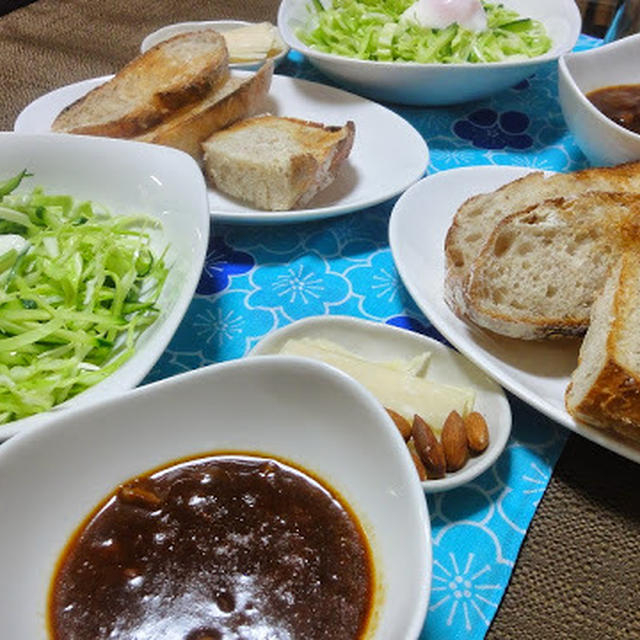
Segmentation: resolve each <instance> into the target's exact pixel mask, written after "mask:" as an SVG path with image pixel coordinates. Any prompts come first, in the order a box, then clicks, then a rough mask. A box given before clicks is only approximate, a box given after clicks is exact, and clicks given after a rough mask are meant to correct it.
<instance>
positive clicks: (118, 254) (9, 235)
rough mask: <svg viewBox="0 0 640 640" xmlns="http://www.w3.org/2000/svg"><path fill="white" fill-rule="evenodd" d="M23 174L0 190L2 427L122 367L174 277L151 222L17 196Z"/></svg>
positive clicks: (64, 199)
mask: <svg viewBox="0 0 640 640" xmlns="http://www.w3.org/2000/svg"><path fill="white" fill-rule="evenodd" d="M27 175H29V174H27V172H26V171H22V172H21V173H20V174H18V175H17V176H15V177H13V178H11V179H10V180H7V181H6V182H5V183H4V184H0V424H4V423H7V422H11V421H13V420H17V419H19V418H24V417H27V416H30V415H33V414H35V413H38V412H40V411H45V410H47V409H51V408H52V407H54V406H55V405H57V404H60V403H61V402H64V401H65V400H67V399H69V398H71V397H73V396H75V395H76V394H78V393H80V392H82V391H84V390H86V389H87V388H88V387H90V386H92V385H94V384H96V383H98V382H100V381H101V380H103V379H104V378H105V377H107V376H108V375H109V374H111V373H112V372H113V371H115V370H116V369H117V368H118V367H119V366H121V365H122V364H123V363H124V362H125V361H126V360H127V359H128V358H129V357H131V355H132V354H133V352H134V349H135V342H136V339H137V338H138V336H139V335H140V333H141V332H142V331H143V330H144V329H145V328H146V327H148V326H149V325H151V324H152V323H153V322H154V321H155V320H156V318H157V317H158V314H159V310H158V308H157V306H156V302H157V300H158V296H159V295H160V292H161V290H162V287H163V285H164V282H165V280H166V277H167V273H168V268H167V266H166V264H165V253H166V251H165V252H163V253H162V254H160V255H155V254H154V252H153V251H152V249H151V237H150V230H151V229H152V228H157V227H158V226H159V225H158V223H157V222H156V221H155V220H153V219H151V218H147V217H144V216H112V215H111V214H110V213H109V212H108V211H106V210H105V209H104V208H103V207H100V206H99V205H97V204H96V203H93V202H88V201H85V202H76V201H75V200H74V199H73V198H72V197H71V196H68V195H51V194H47V193H45V192H44V191H43V190H42V188H39V187H36V188H35V189H33V190H32V191H30V192H29V193H22V194H18V193H15V190H16V189H17V188H18V187H19V185H20V183H21V181H22V180H23V178H24V177H25V176H27ZM16 236H20V237H21V238H22V242H16V240H20V238H17V237H16ZM3 239H4V240H5V241H7V242H5V243H3V242H2V240H3Z"/></svg>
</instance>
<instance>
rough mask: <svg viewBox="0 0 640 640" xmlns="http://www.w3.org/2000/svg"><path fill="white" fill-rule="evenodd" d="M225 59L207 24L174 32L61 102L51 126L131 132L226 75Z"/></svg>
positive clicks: (60, 129) (86, 131) (148, 125)
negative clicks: (91, 86) (104, 79)
mask: <svg viewBox="0 0 640 640" xmlns="http://www.w3.org/2000/svg"><path fill="white" fill-rule="evenodd" d="M228 60H229V55H228V52H227V46H226V44H225V41H224V38H223V37H222V36H221V35H220V34H219V33H217V32H216V31H214V30H212V29H206V30H201V31H193V32H190V33H184V34H180V35H177V36H174V37H173V38H170V39H169V40H165V41H164V42H160V43H159V44H157V45H156V46H155V47H152V48H151V49H149V50H148V51H146V52H145V53H143V54H141V55H139V56H138V57H136V58H134V59H133V60H132V61H131V62H129V64H127V65H126V66H125V67H123V68H122V69H121V70H120V71H119V72H118V73H116V75H115V76H114V77H113V78H112V79H111V80H109V81H107V82H106V83H104V84H103V85H100V86H99V87H96V88H95V89H93V90H92V91H90V92H89V93H87V94H86V95H85V96H83V97H82V98H80V99H79V100H76V101H75V102H74V103H72V104H71V105H69V106H68V107H66V108H65V109H64V110H63V111H62V112H61V113H60V114H59V115H58V117H57V118H56V119H55V120H54V122H53V124H52V127H51V129H52V130H53V131H58V132H67V133H79V134H88V135H99V136H107V137H115V138H130V137H133V136H136V135H138V134H140V133H142V132H143V131H146V130H147V129H150V128H151V127H154V126H156V125H157V124H159V123H160V122H162V121H163V120H165V119H166V118H167V116H168V115H169V114H171V113H173V112H175V111H176V110H177V109H180V108H181V107H183V106H185V105H187V104H190V103H193V102H196V101H198V100H201V99H202V98H203V97H204V96H205V95H207V94H208V93H209V92H210V91H211V90H212V89H213V88H214V87H215V86H216V85H218V84H220V83H222V82H224V81H225V80H226V79H227V78H228V77H229V64H228Z"/></svg>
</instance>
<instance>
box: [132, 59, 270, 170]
mask: <svg viewBox="0 0 640 640" xmlns="http://www.w3.org/2000/svg"><path fill="white" fill-rule="evenodd" d="M272 76H273V62H271V61H269V62H266V63H265V64H264V65H262V67H260V69H259V70H258V71H257V72H256V73H255V74H252V75H250V76H241V77H235V76H232V77H230V78H229V79H228V80H227V81H226V82H225V83H224V84H223V85H222V86H220V87H216V88H215V89H213V91H211V92H210V93H209V94H208V95H207V96H206V97H205V98H204V100H201V101H200V102H197V103H196V104H195V105H188V106H186V107H183V108H182V109H180V110H179V111H178V112H177V113H176V114H175V115H173V116H171V117H170V118H168V119H167V120H166V121H165V122H163V123H161V124H159V125H158V126H157V127H154V128H153V129H151V130H149V131H147V132H145V133H143V134H142V135H140V136H137V137H136V138H135V139H136V140H139V141H140V142H152V143H154V144H164V145H166V146H169V147H175V148H176V149H181V150H182V151H186V152H187V153H188V154H190V155H191V156H193V158H194V159H195V160H198V161H200V160H201V159H202V146H201V143H202V142H203V141H204V140H205V139H206V138H208V137H209V136H210V135H211V134H212V133H213V132H214V131H218V130H220V129H223V128H224V127H227V126H229V125H230V124H233V123H234V122H236V121H238V120H241V119H243V118H247V117H249V116H252V115H254V114H256V113H259V112H261V111H262V110H263V109H264V105H265V101H266V97H267V94H268V92H269V87H270V86H271V78H272Z"/></svg>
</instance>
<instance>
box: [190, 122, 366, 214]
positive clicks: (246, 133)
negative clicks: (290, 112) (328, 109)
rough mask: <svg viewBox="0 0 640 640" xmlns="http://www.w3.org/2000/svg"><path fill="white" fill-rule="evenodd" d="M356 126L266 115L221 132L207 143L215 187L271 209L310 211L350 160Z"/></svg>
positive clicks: (206, 158) (206, 156)
mask: <svg viewBox="0 0 640 640" xmlns="http://www.w3.org/2000/svg"><path fill="white" fill-rule="evenodd" d="M354 137H355V125H354V123H353V122H351V121H348V122H347V123H346V124H345V125H344V126H326V125H323V124H320V123H317V122H309V121H307V120H299V119H296V118H285V117H278V116H273V115H262V116H256V117H253V118H248V119H246V120H242V121H240V122H237V123H236V124H234V125H232V126H230V127H228V128H227V129H223V130H222V131H218V132H216V133H214V134H213V135H212V136H210V137H209V138H208V139H207V140H205V142H204V143H203V145H202V146H203V149H204V167H205V171H206V173H207V175H208V177H209V179H210V180H211V182H212V184H213V185H214V186H215V187H216V188H217V189H219V190H220V191H223V192H224V193H227V194H229V195H231V196H233V197H234V198H238V199H240V200H242V201H244V202H248V203H250V204H251V205H253V206H255V207H257V208H259V209H265V210H271V211H286V210H289V209H295V208H300V207H303V206H305V205H306V204H307V203H308V202H309V201H310V200H311V199H312V198H313V197H314V196H315V195H316V194H317V193H318V192H319V191H321V190H322V189H324V188H326V187H327V186H328V185H329V184H330V183H331V182H332V181H333V180H334V178H335V176H336V174H337V172H338V170H339V168H340V167H341V165H342V163H343V162H344V161H345V160H346V158H347V157H348V155H349V153H350V151H351V148H352V146H353V141H354Z"/></svg>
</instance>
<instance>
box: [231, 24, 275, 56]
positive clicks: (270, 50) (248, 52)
mask: <svg viewBox="0 0 640 640" xmlns="http://www.w3.org/2000/svg"><path fill="white" fill-rule="evenodd" d="M222 36H223V37H224V39H225V42H226V43H227V49H228V50H229V62H232V63H233V62H250V61H254V60H265V59H266V58H268V57H269V56H274V55H277V54H278V53H280V51H282V50H283V49H284V43H283V42H282V39H281V38H280V34H279V33H278V30H277V29H276V28H275V27H274V26H273V25H272V24H271V23H270V22H259V23H258V24H251V25H248V26H246V27H238V28H237V29H231V30H230V31H224V32H222Z"/></svg>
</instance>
